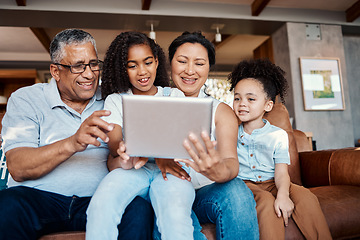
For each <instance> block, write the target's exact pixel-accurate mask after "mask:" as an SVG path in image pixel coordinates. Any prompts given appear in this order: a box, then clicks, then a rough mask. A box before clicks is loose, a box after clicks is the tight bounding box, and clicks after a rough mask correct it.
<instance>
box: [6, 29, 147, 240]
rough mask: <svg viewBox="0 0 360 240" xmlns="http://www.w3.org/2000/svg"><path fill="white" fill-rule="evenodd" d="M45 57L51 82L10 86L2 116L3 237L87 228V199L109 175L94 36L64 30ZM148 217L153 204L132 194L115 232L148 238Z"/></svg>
mask: <svg viewBox="0 0 360 240" xmlns="http://www.w3.org/2000/svg"><path fill="white" fill-rule="evenodd" d="M50 55H51V61H52V64H51V65H50V72H51V75H52V77H53V78H52V79H51V82H50V83H43V84H35V85H33V86H30V87H25V88H22V89H19V90H17V91H16V92H14V93H13V94H12V96H11V97H10V99H9V101H8V105H7V112H6V114H5V116H4V119H3V122H2V124H3V128H2V136H3V140H4V142H3V145H4V151H5V152H6V159H7V165H8V169H9V172H10V174H11V179H10V180H9V182H8V186H9V188H8V189H6V190H2V191H0V239H12V240H14V239H22V240H24V239H38V238H39V237H40V236H42V235H44V234H48V233H52V232H61V231H83V230H85V225H86V209H87V206H88V203H89V201H90V197H91V196H92V195H93V193H94V192H95V189H96V187H97V186H98V184H99V183H100V181H101V180H102V178H103V177H104V176H105V175H106V174H107V173H108V169H107V167H106V159H107V156H108V149H107V144H106V142H107V141H108V137H107V132H108V131H111V130H112V128H113V125H111V124H109V123H107V122H105V121H103V120H102V119H101V117H102V116H107V115H109V114H110V112H108V111H105V110H102V109H103V100H102V99H101V96H100V91H98V85H99V75H100V70H101V67H102V62H101V61H99V59H98V56H97V51H96V45H95V40H94V38H93V37H92V36H91V35H90V34H89V33H87V32H85V31H82V30H78V29H68V30H64V31H62V32H60V33H58V34H57V35H56V36H55V38H54V39H53V41H52V42H51V46H50ZM119 184H121V183H119ZM104 204H106V203H104ZM152 221H153V216H152V208H151V206H150V205H149V204H148V203H147V202H146V201H145V200H143V199H141V198H136V199H135V200H134V201H133V202H132V203H131V204H130V205H129V206H128V208H127V209H126V212H125V215H124V217H123V219H122V222H121V224H120V225H119V227H118V228H119V238H120V239H150V236H151V227H152V225H153V223H152Z"/></svg>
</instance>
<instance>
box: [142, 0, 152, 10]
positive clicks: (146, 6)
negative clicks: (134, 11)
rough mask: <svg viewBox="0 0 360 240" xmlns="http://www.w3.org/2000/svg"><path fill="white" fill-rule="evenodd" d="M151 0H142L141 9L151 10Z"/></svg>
mask: <svg viewBox="0 0 360 240" xmlns="http://www.w3.org/2000/svg"><path fill="white" fill-rule="evenodd" d="M150 5H151V0H141V10H150Z"/></svg>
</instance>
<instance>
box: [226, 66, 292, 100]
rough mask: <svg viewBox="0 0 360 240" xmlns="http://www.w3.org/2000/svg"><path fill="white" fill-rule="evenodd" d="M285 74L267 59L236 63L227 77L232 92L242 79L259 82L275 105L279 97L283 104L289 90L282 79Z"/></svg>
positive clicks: (286, 83)
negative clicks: (251, 79)
mask: <svg viewBox="0 0 360 240" xmlns="http://www.w3.org/2000/svg"><path fill="white" fill-rule="evenodd" d="M284 74H285V72H284V71H283V70H282V69H281V68H280V67H278V66H276V65H275V64H273V63H272V62H270V60H268V59H256V60H244V61H241V62H240V63H238V64H237V65H236V66H235V68H234V70H233V71H232V72H231V73H230V74H229V75H228V80H229V81H230V83H231V87H230V90H233V89H234V88H235V86H236V84H237V83H238V82H240V81H241V80H243V79H247V78H253V79H256V80H257V81H259V82H260V83H261V84H262V85H263V88H264V91H265V93H266V95H267V97H268V98H269V99H271V100H272V101H273V102H274V103H275V99H276V96H277V95H279V96H280V99H281V102H282V103H285V96H286V94H287V89H288V88H289V86H288V82H287V81H286V79H285V77H284Z"/></svg>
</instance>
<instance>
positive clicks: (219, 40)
mask: <svg viewBox="0 0 360 240" xmlns="http://www.w3.org/2000/svg"><path fill="white" fill-rule="evenodd" d="M215 42H221V34H220V32H219V27H216V34H215Z"/></svg>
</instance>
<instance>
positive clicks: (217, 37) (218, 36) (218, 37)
mask: <svg viewBox="0 0 360 240" xmlns="http://www.w3.org/2000/svg"><path fill="white" fill-rule="evenodd" d="M224 26H225V24H213V25H211V29H216V34H215V42H217V43H219V42H221V41H222V39H221V33H220V30H221V29H223V28H224Z"/></svg>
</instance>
